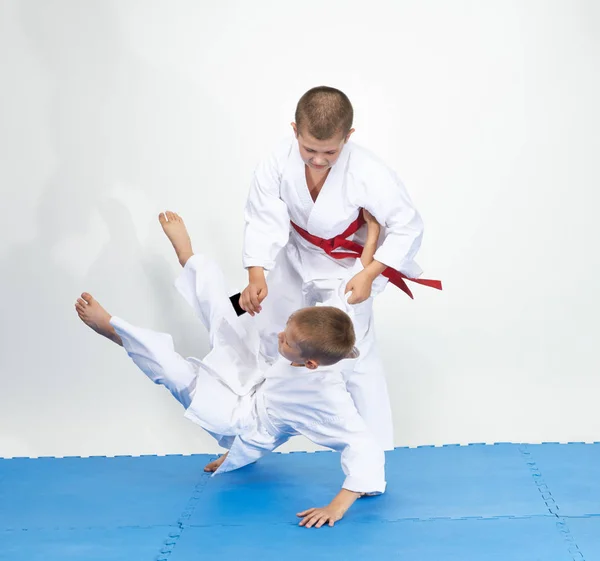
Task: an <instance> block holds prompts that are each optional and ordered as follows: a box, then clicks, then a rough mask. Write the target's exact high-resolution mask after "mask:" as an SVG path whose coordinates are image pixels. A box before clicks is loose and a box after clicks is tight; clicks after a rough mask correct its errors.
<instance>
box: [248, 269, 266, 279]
mask: <svg viewBox="0 0 600 561" xmlns="http://www.w3.org/2000/svg"><path fill="white" fill-rule="evenodd" d="M248 278H249V279H250V280H262V279H264V278H265V270H264V268H263V267H248Z"/></svg>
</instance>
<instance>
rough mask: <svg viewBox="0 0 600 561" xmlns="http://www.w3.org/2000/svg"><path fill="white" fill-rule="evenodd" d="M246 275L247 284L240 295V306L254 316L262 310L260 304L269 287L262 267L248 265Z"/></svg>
mask: <svg viewBox="0 0 600 561" xmlns="http://www.w3.org/2000/svg"><path fill="white" fill-rule="evenodd" d="M248 277H249V281H248V286H247V287H246V288H245V289H244V291H243V292H242V294H241V295H240V308H242V310H244V311H245V312H248V313H249V314H250V315H251V316H254V315H255V314H258V313H260V311H261V310H262V308H261V306H260V304H261V302H262V301H263V300H264V299H265V298H266V297H267V294H268V293H269V289H268V288H267V281H266V280H265V272H264V269H263V268H262V267H250V269H248Z"/></svg>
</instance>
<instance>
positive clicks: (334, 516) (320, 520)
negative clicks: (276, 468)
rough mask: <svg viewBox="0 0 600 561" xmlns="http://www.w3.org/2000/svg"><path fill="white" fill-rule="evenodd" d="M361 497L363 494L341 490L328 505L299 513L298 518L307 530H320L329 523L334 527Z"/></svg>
mask: <svg viewBox="0 0 600 561" xmlns="http://www.w3.org/2000/svg"><path fill="white" fill-rule="evenodd" d="M360 496H361V493H355V492H354V491H348V490H347V489H341V490H340V492H339V493H338V494H337V495H336V496H335V497H334V499H333V500H332V501H331V502H330V503H329V504H328V505H327V506H324V507H321V508H309V509H308V510H304V511H302V512H299V513H298V514H297V515H296V516H298V517H300V518H302V520H301V521H300V526H305V527H306V528H312V527H313V526H314V527H315V528H320V527H321V526H323V525H324V524H327V523H329V525H330V526H333V525H334V524H335V523H336V522H337V521H338V520H341V518H342V517H343V516H344V514H346V511H347V510H348V509H349V508H350V507H351V506H352V505H353V504H354V501H355V500H356V499H358V498H359V497H360Z"/></svg>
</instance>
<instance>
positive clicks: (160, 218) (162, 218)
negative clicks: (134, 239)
mask: <svg viewBox="0 0 600 561" xmlns="http://www.w3.org/2000/svg"><path fill="white" fill-rule="evenodd" d="M158 221H159V222H160V223H161V224H165V223H166V222H167V217H166V216H165V213H164V212H161V213H160V214H159V215H158Z"/></svg>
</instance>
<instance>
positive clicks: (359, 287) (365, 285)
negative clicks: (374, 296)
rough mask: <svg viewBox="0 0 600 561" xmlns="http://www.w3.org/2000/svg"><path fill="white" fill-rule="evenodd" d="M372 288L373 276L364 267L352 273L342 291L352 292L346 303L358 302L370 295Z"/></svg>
mask: <svg viewBox="0 0 600 561" xmlns="http://www.w3.org/2000/svg"><path fill="white" fill-rule="evenodd" d="M372 288H373V277H372V276H371V275H370V274H369V273H368V272H367V270H366V269H365V270H364V271H361V272H360V273H358V274H356V275H354V276H353V277H352V278H351V279H350V280H349V281H348V284H347V285H346V289H345V291H344V293H345V294H348V292H352V295H351V296H350V298H348V304H360V303H361V302H364V301H365V300H367V299H368V298H369V296H371V289H372Z"/></svg>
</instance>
